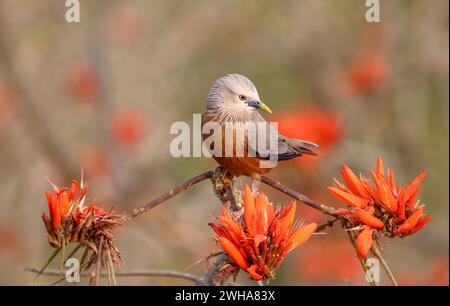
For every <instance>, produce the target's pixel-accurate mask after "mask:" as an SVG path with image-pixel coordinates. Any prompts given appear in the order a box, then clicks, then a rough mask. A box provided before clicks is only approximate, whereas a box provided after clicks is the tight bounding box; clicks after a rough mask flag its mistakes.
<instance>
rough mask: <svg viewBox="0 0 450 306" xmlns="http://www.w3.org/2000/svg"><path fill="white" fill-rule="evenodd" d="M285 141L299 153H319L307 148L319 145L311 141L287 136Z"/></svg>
mask: <svg viewBox="0 0 450 306" xmlns="http://www.w3.org/2000/svg"><path fill="white" fill-rule="evenodd" d="M286 141H287V143H288V144H289V145H290V146H291V147H292V148H294V150H296V151H297V152H298V153H300V154H308V155H315V156H317V155H319V154H318V153H317V152H314V151H313V150H311V149H309V148H314V149H318V148H319V145H317V144H315V143H313V142H309V141H305V140H300V139H295V138H287V137H286Z"/></svg>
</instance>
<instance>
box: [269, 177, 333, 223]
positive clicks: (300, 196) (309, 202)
mask: <svg viewBox="0 0 450 306" xmlns="http://www.w3.org/2000/svg"><path fill="white" fill-rule="evenodd" d="M261 182H263V183H264V184H266V185H269V186H271V187H273V188H275V189H277V190H279V191H281V192H283V193H285V194H287V195H289V196H291V197H293V198H295V199H297V200H299V201H301V202H303V203H305V204H306V205H308V206H310V207H312V208H314V209H317V210H319V211H320V212H322V213H324V214H326V215H330V216H336V213H335V209H334V208H332V207H330V206H327V205H324V204H321V203H319V202H317V201H315V200H313V199H310V198H308V197H307V196H305V195H303V194H301V193H298V192H297V191H294V190H292V189H290V188H288V187H286V186H284V185H283V184H281V183H280V182H277V181H275V180H273V179H271V178H270V177H267V176H261Z"/></svg>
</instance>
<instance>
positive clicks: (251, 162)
mask: <svg viewBox="0 0 450 306" xmlns="http://www.w3.org/2000/svg"><path fill="white" fill-rule="evenodd" d="M258 110H262V111H265V112H268V113H272V111H271V110H270V108H269V107H268V106H267V105H266V104H264V103H263V102H262V101H261V99H260V98H259V95H258V91H257V90H256V87H255V85H253V83H252V81H250V80H249V79H248V78H246V77H245V76H243V75H240V74H227V75H225V76H223V77H221V78H219V79H218V80H216V81H215V82H214V84H213V86H212V87H211V89H210V91H209V94H208V96H207V98H206V110H205V112H204V113H203V115H202V127H203V126H205V124H207V123H213V124H217V125H218V126H220V129H221V130H222V132H221V133H218V134H217V135H216V133H213V132H209V133H205V134H203V135H202V136H203V139H204V140H206V139H207V138H210V137H212V139H213V140H214V142H213V146H211V147H210V151H211V153H212V156H213V158H214V159H215V160H216V161H217V162H218V163H219V165H221V166H222V167H223V168H225V169H226V170H227V171H228V172H229V173H230V174H232V175H234V176H241V175H245V176H249V177H251V178H252V180H253V182H255V181H257V182H259V180H260V175H261V174H265V173H268V172H269V171H270V170H271V169H272V168H270V167H261V161H263V160H267V159H268V158H269V157H268V154H267V152H264V154H261V152H258V148H253V151H252V152H254V153H256V154H248V152H249V148H248V147H249V145H248V144H249V143H251V142H250V141H248V139H247V137H248V135H249V134H248V131H243V132H244V135H245V136H244V144H243V145H244V148H243V151H244V156H238V154H236V151H237V150H236V145H242V144H240V143H239V142H236V141H235V140H236V135H235V134H231V135H233V136H232V137H234V139H233V141H226V140H225V137H226V135H227V133H226V132H225V126H226V122H230V123H233V124H234V127H235V129H240V128H243V129H245V128H246V125H245V123H255V124H258V123H260V124H263V125H267V129H266V131H267V133H268V134H269V133H271V134H272V136H274V138H275V143H276V146H277V150H276V152H277V153H276V155H275V156H274V158H275V160H276V161H285V160H289V159H292V158H295V157H298V156H301V155H302V154H310V155H317V153H316V152H314V151H312V150H311V149H309V148H318V147H319V146H318V145H316V144H314V143H312V142H308V141H304V140H298V139H293V138H288V137H285V136H283V135H281V134H279V133H278V132H277V131H276V130H275V129H274V128H273V127H272V125H270V124H269V123H268V122H267V121H266V120H265V119H264V118H263V117H262V116H261V115H260V114H259V112H258ZM299 124H301V123H300V122H299ZM299 128H301V127H300V126H299ZM258 131H259V130H258ZM237 132H242V131H237ZM234 133H236V131H235V132H234ZM228 135H230V134H228ZM252 135H253V134H252ZM219 137H220V138H219ZM214 143H215V144H217V143H221V152H220V151H219V152H220V154H217V153H214ZM230 145H233V148H229V149H230V150H231V151H232V152H233V155H232V156H226V154H225V153H226V146H230Z"/></svg>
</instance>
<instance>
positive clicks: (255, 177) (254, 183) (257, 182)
mask: <svg viewBox="0 0 450 306" xmlns="http://www.w3.org/2000/svg"><path fill="white" fill-rule="evenodd" d="M260 185H261V177H260V176H259V175H252V191H253V192H257V191H258V190H259V186H260Z"/></svg>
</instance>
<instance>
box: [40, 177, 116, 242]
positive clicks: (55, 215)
mask: <svg viewBox="0 0 450 306" xmlns="http://www.w3.org/2000/svg"><path fill="white" fill-rule="evenodd" d="M86 193H87V187H86V186H83V182H81V186H80V184H79V183H78V182H77V181H76V180H72V182H71V184H70V188H67V187H62V188H58V187H57V186H55V185H53V190H52V191H51V192H45V195H46V197H47V204H48V210H49V213H50V217H47V215H46V214H45V212H43V213H42V220H43V221H44V225H45V228H46V230H47V233H48V235H49V237H48V240H49V243H50V244H51V245H52V246H59V245H60V244H61V243H62V241H61V238H62V237H61V234H62V233H64V234H65V235H67V234H68V233H67V232H68V229H69V228H77V227H79V226H80V225H81V224H82V223H83V222H84V221H85V220H86V219H87V218H88V217H93V218H94V220H95V219H98V218H102V217H105V216H107V215H108V213H107V212H105V211H104V210H102V209H101V208H99V207H97V206H95V203H92V204H90V205H88V206H84V203H85V200H86ZM66 238H68V237H66Z"/></svg>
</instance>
